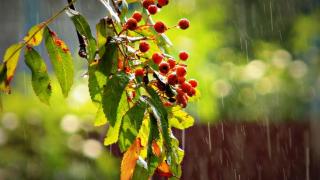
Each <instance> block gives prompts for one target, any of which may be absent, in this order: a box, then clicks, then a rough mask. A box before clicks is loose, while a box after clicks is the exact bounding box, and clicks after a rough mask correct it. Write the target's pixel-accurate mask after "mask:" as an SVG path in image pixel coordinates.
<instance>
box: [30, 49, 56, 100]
mask: <svg viewBox="0 0 320 180" xmlns="http://www.w3.org/2000/svg"><path fill="white" fill-rule="evenodd" d="M24 57H25V63H26V65H27V66H28V67H29V69H30V70H31V73H32V87H33V90H34V92H35V93H36V95H37V96H38V97H39V99H40V100H41V101H42V102H44V103H46V104H49V100H50V96H51V92H52V90H51V84H50V79H49V75H48V71H47V66H46V64H45V63H44V60H43V59H42V58H41V57H40V55H39V53H38V52H37V51H35V50H34V49H33V48H26V52H25V55H24Z"/></svg>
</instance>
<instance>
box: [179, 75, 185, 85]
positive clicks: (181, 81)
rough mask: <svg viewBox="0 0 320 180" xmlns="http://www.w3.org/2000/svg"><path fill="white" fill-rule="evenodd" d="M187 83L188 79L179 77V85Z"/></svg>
mask: <svg viewBox="0 0 320 180" xmlns="http://www.w3.org/2000/svg"><path fill="white" fill-rule="evenodd" d="M185 81H186V78H185V77H178V83H179V84H182V83H184V82H185Z"/></svg>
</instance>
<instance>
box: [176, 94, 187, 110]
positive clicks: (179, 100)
mask: <svg viewBox="0 0 320 180" xmlns="http://www.w3.org/2000/svg"><path fill="white" fill-rule="evenodd" d="M177 92H178V91H177ZM176 99H177V103H178V104H180V105H181V107H183V108H185V107H187V101H188V99H187V97H186V95H185V94H184V93H179V92H178V95H177V97H176Z"/></svg>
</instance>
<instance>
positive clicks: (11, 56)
mask: <svg viewBox="0 0 320 180" xmlns="http://www.w3.org/2000/svg"><path fill="white" fill-rule="evenodd" d="M22 47H23V43H17V44H13V45H11V46H10V47H9V48H8V49H7V50H6V52H5V54H4V58H3V63H2V64H1V67H0V90H1V91H4V92H10V87H9V85H10V82H11V80H12V79H13V76H14V73H15V71H16V68H17V65H18V61H19V57H20V53H21V49H22Z"/></svg>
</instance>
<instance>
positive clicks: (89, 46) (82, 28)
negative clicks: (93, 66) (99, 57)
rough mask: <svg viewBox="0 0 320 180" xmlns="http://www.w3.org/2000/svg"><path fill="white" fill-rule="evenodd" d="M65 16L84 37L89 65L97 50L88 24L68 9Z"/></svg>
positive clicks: (76, 13)
mask: <svg viewBox="0 0 320 180" xmlns="http://www.w3.org/2000/svg"><path fill="white" fill-rule="evenodd" d="M67 14H68V15H69V17H70V18H71V20H72V22H73V24H74V26H75V27H76V29H77V31H78V32H79V33H80V35H82V36H83V37H84V40H85V41H86V50H87V54H88V57H87V58H88V61H89V63H91V62H92V61H93V60H94V59H95V55H96V50H97V48H96V40H95V39H94V37H93V36H92V33H91V29H90V26H89V23H88V22H87V21H86V19H85V18H84V17H83V16H82V15H80V13H79V12H77V11H74V10H72V9H69V11H68V13H67Z"/></svg>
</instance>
